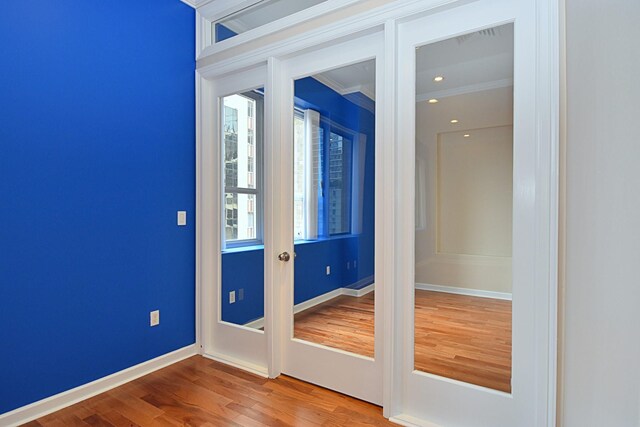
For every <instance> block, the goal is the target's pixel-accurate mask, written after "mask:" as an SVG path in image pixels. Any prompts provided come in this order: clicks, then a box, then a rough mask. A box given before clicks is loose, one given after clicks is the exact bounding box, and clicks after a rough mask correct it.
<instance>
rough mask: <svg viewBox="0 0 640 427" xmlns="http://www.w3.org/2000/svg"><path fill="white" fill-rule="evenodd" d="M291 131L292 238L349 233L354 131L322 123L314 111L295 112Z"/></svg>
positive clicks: (309, 238)
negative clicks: (292, 151) (292, 153)
mask: <svg viewBox="0 0 640 427" xmlns="http://www.w3.org/2000/svg"><path fill="white" fill-rule="evenodd" d="M293 134H294V211H293V216H294V239H296V240H300V239H305V240H312V239H316V238H317V237H318V236H324V237H329V236H331V235H338V234H346V233H350V232H352V230H351V209H352V207H351V205H352V200H351V196H352V178H351V174H352V162H353V148H352V145H353V142H352V141H353V139H354V136H355V134H353V133H352V132H349V131H347V130H344V129H342V128H340V127H339V126H337V125H334V124H332V123H330V122H328V121H324V120H323V121H322V122H321V121H320V115H319V114H318V113H317V112H316V111H313V110H306V111H301V110H296V111H295V114H294V123H293ZM325 135H328V137H326V139H325ZM325 158H326V159H328V162H327V164H325V162H324V159H325Z"/></svg>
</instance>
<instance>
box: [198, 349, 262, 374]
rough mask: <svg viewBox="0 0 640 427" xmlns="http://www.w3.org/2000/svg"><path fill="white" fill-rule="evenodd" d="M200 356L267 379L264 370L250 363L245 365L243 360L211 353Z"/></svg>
mask: <svg viewBox="0 0 640 427" xmlns="http://www.w3.org/2000/svg"><path fill="white" fill-rule="evenodd" d="M202 356H203V357H206V358H207V359H211V360H215V361H216V362H220V363H224V364H225V365H229V366H233V367H234V368H238V369H242V370H243V371H248V372H251V373H252V374H255V375H258V376H259V377H263V378H269V373H268V372H267V369H266V368H264V367H262V366H258V365H254V364H252V363H247V362H245V361H244V360H240V359H236V358H234V357H230V356H227V355H222V354H218V353H212V352H209V353H203V354H202Z"/></svg>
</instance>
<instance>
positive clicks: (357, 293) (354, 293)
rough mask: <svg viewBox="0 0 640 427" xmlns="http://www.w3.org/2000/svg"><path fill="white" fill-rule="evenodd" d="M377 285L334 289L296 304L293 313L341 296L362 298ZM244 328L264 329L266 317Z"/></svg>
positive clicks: (247, 324)
mask: <svg viewBox="0 0 640 427" xmlns="http://www.w3.org/2000/svg"><path fill="white" fill-rule="evenodd" d="M375 287H376V285H375V283H372V284H370V285H369V286H365V287H364V288H362V289H351V288H338V289H334V290H332V291H329V292H327V293H325V294H322V295H318V296H317V297H315V298H311V299H309V300H306V301H303V302H301V303H299V304H296V305H295V306H294V307H293V313H294V314H298V313H300V312H301V311H305V310H308V309H310V308H311V307H315V306H316V305H320V304H322V303H323V302H327V301H329V300H332V299H334V298H336V297H339V296H340V295H347V296H350V297H358V298H359V297H362V296H365V295H366V294H368V293H369V292H373V290H374V289H375ZM243 326H246V327H248V328H256V329H260V328H262V327H264V317H261V318H259V319H256V320H252V321H251V322H249V323H245V324H244V325H243Z"/></svg>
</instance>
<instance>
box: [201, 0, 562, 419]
mask: <svg viewBox="0 0 640 427" xmlns="http://www.w3.org/2000/svg"><path fill="white" fill-rule="evenodd" d="M532 1H533V0H532ZM472 2H473V1H469V0H398V1H394V2H390V3H387V4H383V5H380V2H379V1H378V2H375V1H374V0H371V1H367V0H365V1H363V2H362V4H363V5H367V3H371V4H372V6H371V7H370V8H369V9H366V8H364V7H361V8H359V9H354V8H345V9H343V10H340V11H339V12H336V13H335V14H334V16H333V18H334V19H332V20H331V22H329V23H327V22H326V21H325V23H324V24H321V25H315V26H314V25H313V24H314V22H315V21H314V20H309V21H308V23H307V24H305V25H300V26H296V27H293V28H292V29H290V30H288V34H290V38H288V39H284V40H282V39H281V40H278V39H277V38H276V39H271V40H268V41H265V39H260V38H259V37H251V36H250V34H249V32H248V33H246V34H245V37H244V38H243V41H242V43H239V44H237V45H236V44H234V45H233V46H230V47H229V48H223V47H222V46H220V48H219V49H218V50H216V51H215V52H211V53H210V54H206V55H200V56H199V58H198V61H197V66H196V68H197V69H196V177H195V180H196V343H197V344H198V347H199V348H200V352H201V353H204V348H205V347H206V345H207V341H208V339H209V338H208V337H207V333H206V331H207V326H206V325H207V322H208V315H207V312H208V311H210V309H211V307H210V304H207V295H208V294H209V293H210V290H209V291H208V290H207V287H210V286H211V285H210V281H209V277H208V273H207V271H206V270H207V267H206V264H207V263H208V262H209V261H207V260H208V259H209V255H210V252H208V249H207V247H209V245H210V242H208V241H207V240H208V239H209V237H207V236H206V235H205V233H203V230H204V229H205V228H206V224H205V222H204V221H203V218H205V216H206V212H208V211H209V209H210V208H208V207H207V206H209V204H210V203H211V198H212V197H214V195H212V194H211V193H209V192H208V191H209V188H208V187H207V184H206V182H205V179H203V178H204V175H206V173H207V172H206V167H203V166H204V163H203V162H204V160H205V159H204V156H203V154H204V153H203V151H204V148H205V147H204V145H205V144H207V143H209V141H211V140H212V138H213V134H212V129H211V127H210V123H209V122H210V121H209V120H207V117H210V113H211V111H210V105H211V93H210V87H209V86H210V81H211V80H213V79H215V78H217V77H220V76H224V75H227V74H230V73H234V72H237V71H238V70H242V69H246V68H248V67H252V66H255V65H257V64H261V63H262V64H267V68H268V70H269V72H268V76H267V85H266V87H267V90H269V88H270V87H271V88H273V87H274V86H275V85H276V83H275V82H274V78H273V76H275V75H277V74H278V73H279V72H280V71H279V69H280V65H281V59H283V58H285V57H286V56H287V55H289V54H292V53H295V52H297V51H301V50H304V49H307V48H310V47H313V46H317V45H320V44H322V43H329V42H331V41H332V40H334V39H348V38H350V37H355V36H357V35H358V34H359V33H362V32H366V31H370V30H372V29H374V28H380V27H384V34H385V39H384V57H385V62H384V72H385V76H386V82H385V83H386V84H385V85H384V88H381V90H382V91H384V93H385V97H386V98H387V100H388V102H386V105H385V108H384V111H383V114H384V116H385V122H386V124H387V126H385V129H384V130H383V134H382V135H380V136H381V138H380V139H381V140H384V141H387V144H385V146H384V151H383V152H384V154H383V157H384V159H385V161H384V162H383V165H382V167H381V169H380V170H377V173H380V174H382V175H383V176H384V177H386V178H385V179H387V180H390V179H392V178H393V177H395V176H396V174H397V173H398V172H399V170H398V165H397V164H396V162H395V154H396V153H395V146H396V143H397V141H398V134H397V125H396V123H397V119H398V117H397V115H396V102H397V100H396V84H397V82H396V80H397V77H396V76H397V75H398V70H397V66H396V57H397V35H398V34H397V26H398V23H399V22H403V21H404V20H406V19H407V18H409V17H411V16H415V15H419V14H430V13H437V12H438V11H442V10H446V9H448V8H453V7H456V6H458V5H462V4H468V3H472ZM534 7H535V15H536V22H537V24H536V25H537V27H536V36H535V45H536V88H535V100H534V102H535V105H536V119H535V133H536V141H537V143H538V146H539V150H538V154H537V159H538V163H537V166H536V172H535V176H536V181H537V184H538V185H537V189H539V190H540V193H539V194H537V196H539V198H538V199H537V201H538V202H539V203H537V204H536V208H535V209H536V213H535V214H536V217H537V218H538V219H539V222H538V225H539V233H538V236H539V241H538V242H537V245H536V249H535V250H536V254H537V264H536V267H535V269H536V278H537V283H539V287H538V292H537V295H536V298H537V299H539V300H540V301H542V302H543V306H544V307H541V308H540V310H539V313H538V314H539V319H538V320H539V328H538V330H539V332H540V335H539V337H538V341H537V343H538V344H539V345H538V348H537V353H536V357H537V360H538V364H537V365H536V377H537V378H538V379H539V381H538V387H537V389H536V402H535V406H536V416H537V420H538V423H539V425H546V426H553V425H555V418H556V400H557V399H556V389H557V385H556V382H557V303H558V279H557V269H558V245H557V242H558V183H559V171H558V167H559V162H558V155H559V146H560V144H559V82H560V73H559V47H560V42H559V40H560V33H559V13H560V2H559V0H536V1H535V6H534ZM200 27H201V26H200ZM200 29H201V28H200ZM232 48H233V49H232ZM232 50H239V53H238V54H234V53H232ZM198 53H200V52H198ZM271 94H272V95H273V96H271V97H270V96H269V95H267V96H266V98H265V112H266V116H265V143H269V141H270V140H272V139H273V138H274V137H275V136H276V135H278V134H279V132H281V129H278V127H279V124H278V123H280V120H279V118H278V115H279V114H280V113H279V112H278V111H274V109H273V106H274V105H276V104H277V103H278V101H277V98H278V96H279V94H278V93H277V92H275V93H274V92H271ZM265 154H266V153H265ZM276 154H277V152H276ZM264 161H265V168H267V167H269V166H268V165H270V164H271V165H273V162H274V161H275V159H274V158H269V157H268V156H266V157H265V158H264ZM273 184H274V185H278V183H277V182H274V183H273ZM265 185H267V186H268V185H269V183H267V182H266V181H265ZM394 185H395V182H391V181H388V182H387V184H386V185H385V190H384V191H385V197H387V196H393V195H395V191H396V190H397V189H396V188H395V186H394ZM218 191H219V190H218ZM273 208H274V207H273V205H272V203H271V202H270V201H269V198H268V197H266V195H265V206H264V209H265V212H264V218H265V236H264V238H265V239H267V238H270V239H273V241H274V244H276V245H277V244H278V243H277V239H278V236H268V231H267V229H268V228H269V225H268V224H267V221H270V219H269V218H270V217H271V214H272V213H273ZM383 215H384V219H385V221H386V222H389V223H395V222H396V219H397V218H399V216H398V212H397V209H396V207H395V206H393V204H392V205H391V206H385V207H384V209H383ZM271 220H273V221H277V218H271ZM379 237H380V238H381V239H382V241H383V255H382V256H383V258H384V262H385V270H384V276H381V275H379V274H378V275H377V276H376V280H377V281H378V282H380V281H384V282H385V283H394V281H395V280H396V278H397V276H398V274H399V267H398V266H399V265H400V264H401V261H402V253H401V252H400V251H398V250H397V247H396V244H397V242H398V237H399V234H398V230H397V229H396V228H394V227H388V228H387V229H385V231H384V234H383V235H382V236H379ZM283 243H286V242H283ZM278 247H280V246H278ZM266 252H267V250H265V257H267V256H269V257H270V258H271V259H274V258H275V253H271V254H267V253H266ZM275 268H277V265H271V263H266V264H265V279H266V280H273V278H274V277H275V276H274V274H275V272H274V269H275ZM269 278H271V279H269ZM397 294H398V291H397V290H396V289H394V287H393V286H387V287H386V289H385V293H384V295H383V298H384V299H385V302H386V304H385V309H384V317H383V318H384V321H383V322H384V324H383V331H384V336H385V337H386V338H385V345H384V349H383V358H384V360H383V362H384V369H383V372H384V373H383V407H384V415H385V416H386V417H393V418H394V420H396V421H397V422H399V423H402V424H406V425H408V424H413V425H418V424H422V422H421V421H420V420H415V419H413V420H412V419H411V417H410V416H407V417H406V418H403V417H402V415H403V405H402V401H401V398H400V391H401V387H402V384H399V383H398V382H397V381H396V379H397V378H399V374H400V372H399V366H400V365H399V363H398V361H401V360H402V357H403V353H402V351H403V350H402V340H401V338H400V336H397V335H396V334H395V333H397V330H398V324H399V323H402V322H401V321H400V319H399V314H400V313H401V310H402V306H401V304H400V302H401V301H400V300H399V299H398V295H397ZM274 298H275V299H274ZM278 299H279V298H278V295H277V293H272V292H271V290H270V287H267V288H266V293H265V301H266V302H267V304H270V305H271V307H272V308H273V310H276V313H277V312H278V311H277V310H279V307H278V305H277V303H275V302H277V301H278ZM272 302H274V303H272ZM280 311H281V310H280ZM266 315H267V313H266V312H265V316H266ZM265 320H266V325H269V324H270V322H274V321H275V317H274V316H272V317H271V319H265ZM272 326H273V325H272ZM272 330H273V335H272V339H269V340H268V343H267V353H268V359H269V362H268V372H269V376H270V377H275V376H277V375H279V373H280V366H281V364H280V360H279V354H280V352H281V350H280V349H279V348H278V345H277V344H276V345H274V344H273V340H275V342H280V339H279V338H278V336H277V334H278V331H277V328H275V329H272ZM236 366H240V367H243V366H242V365H241V364H238V365H236ZM243 368H246V367H243Z"/></svg>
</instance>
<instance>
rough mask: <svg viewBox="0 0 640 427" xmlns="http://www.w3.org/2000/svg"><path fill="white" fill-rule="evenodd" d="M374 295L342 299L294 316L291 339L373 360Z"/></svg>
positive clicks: (372, 293) (338, 298) (327, 302)
mask: <svg viewBox="0 0 640 427" xmlns="http://www.w3.org/2000/svg"><path fill="white" fill-rule="evenodd" d="M374 293H375V292H369V293H368V294H366V295H364V296H362V297H359V298H357V297H351V296H346V295H341V296H339V297H336V298H333V299H331V300H329V301H326V302H324V303H322V304H318V305H316V306H315V307H311V308H310V309H308V310H305V311H302V312H300V313H298V314H296V315H295V323H294V337H296V338H299V339H302V340H305V341H310V342H314V343H316V344H322V345H326V346H327V347H331V348H339V349H341V350H345V351H350V352H352V353H357V354H361V355H363V356H369V357H373V354H374V348H373V344H374V340H373V334H374V327H373V326H374V325H373V310H374V300H373V295H374Z"/></svg>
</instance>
